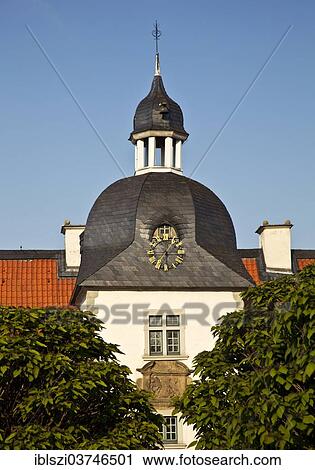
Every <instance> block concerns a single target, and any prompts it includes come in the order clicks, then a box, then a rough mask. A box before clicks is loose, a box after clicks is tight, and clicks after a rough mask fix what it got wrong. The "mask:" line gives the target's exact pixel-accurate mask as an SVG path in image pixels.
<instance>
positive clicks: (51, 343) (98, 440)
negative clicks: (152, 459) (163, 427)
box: [0, 307, 162, 449]
mask: <svg viewBox="0 0 315 470" xmlns="http://www.w3.org/2000/svg"><path fill="white" fill-rule="evenodd" d="M102 328H103V326H102V323H101V321H99V320H97V319H96V318H95V316H94V315H92V314H89V313H83V312H81V311H79V310H76V309H55V308H49V309H43V310H41V309H25V308H4V307H2V308H0V448H1V449H156V448H159V447H160V445H161V440H160V439H161V438H160V434H159V432H158V427H157V426H159V424H160V420H161V419H162V418H161V417H160V415H157V414H156V412H155V411H154V410H153V408H152V407H151V405H150V404H149V400H148V395H146V394H145V393H144V392H142V391H139V390H137V388H136V385H135V384H134V383H133V382H132V381H131V380H130V379H129V377H128V375H129V369H128V368H127V367H125V366H122V365H120V363H119V362H118V360H117V359H116V354H117V353H119V352H120V351H119V350H118V348H117V346H116V345H113V344H108V343H106V342H105V341H104V340H103V339H102V338H101V336H100V334H99V333H100V331H101V330H102Z"/></svg>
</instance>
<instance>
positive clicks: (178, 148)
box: [175, 140, 182, 170]
mask: <svg viewBox="0 0 315 470" xmlns="http://www.w3.org/2000/svg"><path fill="white" fill-rule="evenodd" d="M175 168H176V169H180V170H182V141H181V140H177V141H176V144H175Z"/></svg>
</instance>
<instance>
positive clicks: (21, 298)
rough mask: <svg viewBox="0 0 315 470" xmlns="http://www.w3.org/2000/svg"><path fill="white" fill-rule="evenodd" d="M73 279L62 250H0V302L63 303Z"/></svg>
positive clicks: (36, 305) (71, 286)
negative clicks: (65, 263) (67, 270)
mask: <svg viewBox="0 0 315 470" xmlns="http://www.w3.org/2000/svg"><path fill="white" fill-rule="evenodd" d="M75 281H76V274H75V273H74V272H66V271H65V269H64V251H63V250H0V305H3V306H13V307H19V306H23V307H48V306H57V307H63V306H67V305H69V303H70V297H71V294H72V292H73V288H74V286H75Z"/></svg>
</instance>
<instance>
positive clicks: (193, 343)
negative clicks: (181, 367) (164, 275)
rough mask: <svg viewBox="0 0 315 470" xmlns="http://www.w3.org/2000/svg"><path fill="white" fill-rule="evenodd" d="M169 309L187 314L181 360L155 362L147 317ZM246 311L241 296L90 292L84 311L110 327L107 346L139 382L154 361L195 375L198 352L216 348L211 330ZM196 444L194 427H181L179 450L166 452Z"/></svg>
mask: <svg viewBox="0 0 315 470" xmlns="http://www.w3.org/2000/svg"><path fill="white" fill-rule="evenodd" d="M185 304H186V307H185ZM187 304H191V307H190V308H188V306H187ZM167 306H169V307H170V308H171V310H172V312H173V313H174V314H176V315H183V314H185V319H186V321H185V322H184V325H182V326H181V330H180V331H181V339H182V345H181V346H182V347H181V354H180V355H179V356H162V357H161V356H151V357H150V356H149V354H148V323H147V322H146V318H147V316H148V314H157V312H158V311H161V310H163V311H165V310H167ZM241 306H242V301H241V299H240V295H239V293H236V292H174V291H98V292H95V291H90V292H87V295H86V298H85V300H84V301H83V303H82V304H81V309H82V310H92V311H94V313H96V314H97V316H98V318H100V319H102V320H104V321H105V327H106V329H105V330H104V332H103V335H102V336H103V337H104V340H105V341H107V342H111V343H114V344H117V345H119V348H120V350H121V351H122V352H123V353H124V356H121V357H119V359H120V360H121V362H122V363H123V364H125V365H127V366H128V367H129V368H130V369H131V372H132V379H133V380H134V381H136V380H137V379H138V378H140V377H142V374H141V373H140V372H138V371H137V369H139V368H142V367H143V366H144V365H145V364H146V363H147V362H148V361H152V360H171V359H174V360H178V361H180V362H182V363H184V364H185V365H186V366H187V367H188V368H189V369H191V368H192V366H193V364H192V362H193V359H194V357H195V356H196V355H197V354H198V353H199V352H201V351H203V350H210V349H212V348H213V346H214V342H215V341H214V338H213V336H212V334H211V331H210V328H211V327H212V326H214V325H215V324H216V323H217V320H218V317H219V316H222V315H224V314H226V313H228V312H231V311H233V310H235V309H238V308H241ZM202 309H204V310H202ZM200 312H203V314H201V315H200ZM181 318H183V317H181ZM181 323H182V322H181ZM157 411H159V412H161V414H163V415H164V416H168V415H171V414H172V410H171V409H170V410H165V409H163V410H159V409H158V410H157ZM193 440H194V432H193V429H192V426H187V425H182V424H181V423H180V422H179V426H178V444H174V445H171V446H169V445H168V446H167V447H174V448H183V447H185V446H188V445H189V444H190V443H191V442H192V441H193Z"/></svg>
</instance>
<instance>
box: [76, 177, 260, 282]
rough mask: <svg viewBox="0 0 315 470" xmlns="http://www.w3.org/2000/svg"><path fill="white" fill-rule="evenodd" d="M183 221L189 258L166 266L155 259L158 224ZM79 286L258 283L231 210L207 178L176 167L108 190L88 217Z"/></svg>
mask: <svg viewBox="0 0 315 470" xmlns="http://www.w3.org/2000/svg"><path fill="white" fill-rule="evenodd" d="M161 224H170V225H173V226H175V228H176V229H177V231H178V233H179V236H180V238H181V239H182V240H183V244H184V247H185V251H186V254H185V260H184V263H183V264H182V265H181V266H179V267H178V268H177V269H173V270H171V271H169V272H166V273H165V272H162V271H159V270H157V269H155V268H154V266H152V265H151V264H150V263H149V260H148V255H147V250H148V249H149V240H150V237H151V236H152V233H153V231H154V229H155V228H156V227H157V226H159V225H161ZM81 251H82V259H81V266H80V271H79V276H78V283H77V286H86V287H101V288H103V289H106V288H108V289H112V288H115V289H119V288H122V289H127V288H129V289H160V288H168V289H173V290H175V289H179V290H180V289H188V290H191V289H197V290H198V289H201V290H202V289H207V290H208V289H210V290H211V289H212V290H216V289H231V290H233V289H234V290H236V289H240V288H244V287H247V286H248V285H250V282H251V281H250V278H249V275H248V273H247V271H246V270H245V268H244V266H243V263H242V260H241V257H240V255H239V253H238V251H237V247H236V238H235V231H234V227H233V223H232V220H231V218H230V215H229V213H228V211H227V209H226V207H225V206H224V204H223V203H222V202H221V200H220V199H219V198H218V197H217V196H216V195H215V194H214V193H213V192H212V191H210V189H208V188H206V187H205V186H203V185H202V184H200V183H198V182H196V181H194V180H191V179H189V178H186V177H183V176H178V175H176V174H174V173H171V172H170V173H147V174H145V175H141V176H132V177H129V178H125V179H121V180H119V181H117V182H115V183H113V184H112V185H111V186H109V187H108V188H107V189H105V191H103V192H102V193H101V195H100V196H99V197H98V199H97V200H96V202H95V203H94V205H93V207H92V209H91V211H90V214H89V216H88V220H87V224H86V228H85V231H84V237H83V240H82V247H81Z"/></svg>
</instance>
